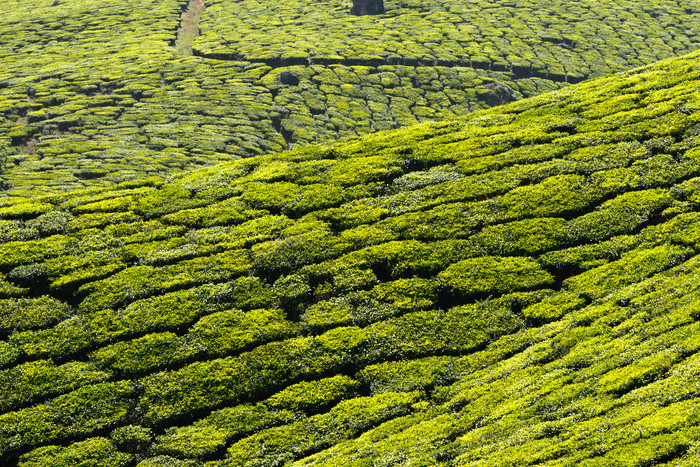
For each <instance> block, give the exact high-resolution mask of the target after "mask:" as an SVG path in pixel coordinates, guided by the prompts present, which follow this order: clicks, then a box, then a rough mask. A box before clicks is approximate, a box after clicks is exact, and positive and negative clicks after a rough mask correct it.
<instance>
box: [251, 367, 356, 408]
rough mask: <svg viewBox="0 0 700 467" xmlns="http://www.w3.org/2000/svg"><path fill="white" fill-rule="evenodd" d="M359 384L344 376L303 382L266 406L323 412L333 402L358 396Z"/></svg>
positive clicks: (293, 386) (282, 392)
mask: <svg viewBox="0 0 700 467" xmlns="http://www.w3.org/2000/svg"><path fill="white" fill-rule="evenodd" d="M358 389H359V383H357V382H356V381H354V380H352V379H351V378H349V377H347V376H343V375H338V376H333V377H331V378H326V379H321V380H318V381H312V382H302V383H298V384H295V385H292V386H289V387H288V388H286V389H284V390H282V391H280V392H278V393H277V394H274V395H273V396H272V397H270V398H269V399H267V400H266V401H265V404H266V405H268V406H270V407H274V408H277V409H288V410H293V411H297V412H298V411H304V412H312V413H316V412H321V411H322V410H323V409H325V408H326V407H328V406H330V405H331V404H332V403H333V402H337V401H339V400H341V399H349V398H351V397H352V396H355V395H356V394H357V390H358Z"/></svg>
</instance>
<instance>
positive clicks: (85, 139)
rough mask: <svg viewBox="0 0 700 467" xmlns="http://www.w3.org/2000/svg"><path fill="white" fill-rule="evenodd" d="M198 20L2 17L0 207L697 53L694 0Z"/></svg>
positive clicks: (225, 11)
mask: <svg viewBox="0 0 700 467" xmlns="http://www.w3.org/2000/svg"><path fill="white" fill-rule="evenodd" d="M192 3H193V4H195V5H194V7H197V4H198V2H197V0H192ZM204 3H205V5H204V6H205V9H204V11H203V12H201V11H199V10H201V8H200V9H199V10H198V8H194V7H193V6H192V5H190V4H189V3H188V2H187V0H165V1H155V0H133V1H130V2H124V1H122V0H115V1H111V2H105V1H102V0H60V2H59V3H58V5H55V6H52V3H51V2H50V1H47V0H23V1H21V2H20V1H19V0H4V1H3V2H2V5H3V6H4V7H5V8H4V10H3V15H2V17H1V18H0V59H1V60H2V63H3V67H2V69H0V156H4V157H6V159H7V163H6V167H5V169H4V171H3V174H2V180H3V183H2V193H3V194H5V195H9V196H11V197H17V198H21V197H24V198H28V199H29V198H31V197H33V196H35V195H38V194H49V193H57V192H65V191H70V190H74V189H79V188H85V187H96V186H103V187H104V186H111V185H114V184H116V183H121V182H125V181H130V180H136V179H140V178H144V177H149V176H159V177H162V178H163V177H167V176H169V175H171V174H173V173H176V172H181V171H183V170H186V169H191V168H195V167H199V166H203V165H211V164H214V163H218V162H225V161H230V160H234V159H237V158H240V157H248V156H254V155H261V154H265V153H269V152H273V151H279V150H283V149H286V148H290V147H291V148H294V147H298V146H302V145H304V144H307V143H311V142H323V141H335V140H337V139H339V138H346V137H354V136H357V135H362V134H366V133H370V132H374V131H379V130H389V129H394V128H400V127H404V126H407V125H411V124H415V123H417V122H421V121H427V120H442V119H446V118H454V117H456V116H461V115H466V114H468V113H470V112H472V111H475V110H480V109H484V108H488V107H492V106H495V105H500V104H504V103H507V102H510V101H513V100H518V99H521V98H523V97H530V96H534V95H537V94H541V93H543V92H547V91H551V90H555V89H558V88H560V87H563V86H566V85H568V84H570V83H575V82H579V81H581V80H583V79H586V78H590V77H596V76H600V75H602V74H605V73H610V72H613V71H620V70H624V69H628V68H630V67H632V66H637V65H644V64H650V63H652V62H655V61H657V60H659V59H663V58H669V57H673V56H677V55H681V54H684V53H687V52H691V51H692V50H694V49H696V48H697V44H698V43H699V42H700V36H699V34H700V20H699V19H698V18H700V16H699V15H698V10H699V9H700V6H699V5H698V3H697V2H696V1H691V2H680V1H670V0H654V1H651V2H649V1H625V2H608V1H596V2H588V1H581V0H567V1H566V2H537V3H535V2H518V3H517V5H516V4H515V3H513V2H508V1H494V2H481V1H480V2H456V1H453V0H424V1H421V2H417V1H413V0H410V1H409V0H405V1H404V0H400V1H399V0H396V1H394V0H392V1H387V2H386V5H387V11H386V14H384V15H381V16H376V17H366V16H365V17H354V16H351V15H349V13H348V9H349V2H339V3H331V2H313V3H311V4H308V5H307V3H306V2H301V1H296V0H294V1H289V2H277V3H275V2H254V1H249V0H245V1H232V0H210V1H206V2H204ZM195 10H197V14H196V15H195V14H194V13H188V15H189V16H187V15H186V17H187V21H188V23H187V25H186V24H185V23H182V24H181V19H182V17H183V12H184V11H195ZM200 14H201V21H198V18H199V15H200ZM192 25H195V26H192ZM180 26H187V27H186V28H185V29H187V31H181V34H180V37H179V38H178V30H179V29H180ZM192 27H194V28H195V29H198V30H199V32H200V35H199V36H198V37H195V36H196V34H195V32H194V30H193V29H192ZM192 40H193V41H194V42H193V43H192V44H190V45H188V43H189V41H192ZM189 53H193V54H194V56H192V55H189ZM282 70H291V71H292V72H294V73H296V74H297V75H298V76H299V79H300V83H299V85H297V86H293V85H283V84H281V83H280V82H279V79H278V75H279V73H280V72H281V71H282Z"/></svg>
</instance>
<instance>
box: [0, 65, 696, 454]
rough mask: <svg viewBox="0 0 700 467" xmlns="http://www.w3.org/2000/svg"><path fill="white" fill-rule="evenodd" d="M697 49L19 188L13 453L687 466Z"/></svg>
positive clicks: (12, 283)
mask: <svg viewBox="0 0 700 467" xmlns="http://www.w3.org/2000/svg"><path fill="white" fill-rule="evenodd" d="M699 59H700V54H697V53H696V54H693V55H689V56H687V57H684V58H681V59H676V60H672V61H666V62H662V63H661V64H659V65H655V66H654V67H651V68H647V69H639V70H636V71H633V72H629V73H627V74H624V75H619V76H615V77H611V78H605V79H602V80H598V81H595V82H591V83H584V84H581V85H575V86H571V87H568V88H566V89H563V90H560V91H558V92H556V93H553V94H548V95H546V96H540V97H536V98H533V99H528V100H522V101H519V102H517V103H514V104H511V105H508V106H505V107H500V108H498V109H491V110H488V111H480V112H476V113H473V114H471V115H469V116H468V117H466V118H463V119H461V120H456V121H451V122H444V123H429V124H422V125H418V126H414V127H410V128H407V129H403V130H398V131H393V132H386V133H380V134H377V135H372V136H365V137H362V138H360V139H357V140H354V141H349V142H345V143H338V144H331V145H326V146H311V147H306V148H300V149H296V150H293V151H289V152H284V153H278V154H271V155H264V156H254V157H250V158H245V159H239V160H236V161H232V162H229V163H227V164H224V165H219V166H216V167H213V168H205V169H200V170H197V171H194V172H188V173H186V174H183V175H181V176H179V177H175V178H172V179H170V180H167V181H164V180H163V179H161V178H158V177H152V178H149V179H142V180H140V181H135V182H127V183H123V184H121V185H119V186H117V187H113V188H94V189H91V190H86V191H79V192H75V193H71V194H54V195H50V196H45V197H42V198H38V199H33V200H22V199H14V200H7V201H6V202H5V203H4V204H3V205H2V207H0V219H2V220H0V240H1V241H2V244H0V296H1V297H2V298H1V299H0V393H1V394H3V395H6V396H5V397H3V399H2V400H1V401H0V411H1V413H2V414H1V415H0V463H2V464H10V465H12V464H15V463H17V464H19V465H20V466H23V467H28V466H55V465H77V464H80V463H81V462H82V463H84V465H104V466H122V465H123V466H129V465H139V466H141V467H146V466H166V465H168V466H172V465H176V466H200V465H204V464H206V465H207V466H208V467H220V466H229V465H230V466H244V465H246V466H281V465H290V464H295V465H353V466H357V465H387V466H388V465H409V464H410V465H444V466H450V465H474V466H477V465H571V466H574V465H624V466H643V465H661V464H663V465H668V466H676V467H679V466H690V465H695V464H697V462H698V461H699V460H700V427H699V426H698V424H699V423H700V419H698V416H697V414H698V413H700V412H699V411H698V388H700V385H699V384H698V382H699V381H700V380H699V377H700V376H699V375H700V363H699V362H700V360H699V359H698V353H697V352H698V350H700V339H699V338H698V336H700V333H699V331H700V329H699V326H700V324H699V322H698V318H700V313H699V312H698V300H700V299H699V295H698V284H700V281H699V279H700V277H699V274H700V272H699V271H700V268H699V267H698V261H699V258H700V256H698V254H699V253H700V230H699V229H698V225H700V223H699V222H700V204H699V203H700V98H699V97H698V96H699V95H700V94H699V93H698V89H699V87H700V67H698V60H699Z"/></svg>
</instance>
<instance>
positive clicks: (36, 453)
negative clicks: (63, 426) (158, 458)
mask: <svg viewBox="0 0 700 467" xmlns="http://www.w3.org/2000/svg"><path fill="white" fill-rule="evenodd" d="M131 462H132V457H131V456H129V455H128V454H125V453H123V452H119V451H117V449H116V448H115V447H114V445H113V444H112V443H110V442H109V441H108V440H107V439H105V438H90V439H88V440H86V441H81V442H77V443H73V444H71V445H70V446H67V447H62V446H46V447H43V448H39V449H35V450H33V451H31V452H29V453H27V454H25V455H23V456H22V458H21V459H20V462H19V465H20V466H22V467H49V466H55V467H78V466H80V467H88V466H94V467H126V466H127V465H129V464H130V463H131Z"/></svg>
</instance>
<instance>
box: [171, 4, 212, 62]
mask: <svg viewBox="0 0 700 467" xmlns="http://www.w3.org/2000/svg"><path fill="white" fill-rule="evenodd" d="M205 9H206V6H205V5H204V0H190V3H189V5H187V9H186V10H185V11H183V12H182V19H181V20H180V27H179V28H178V30H177V38H176V39H175V49H176V50H177V51H178V52H179V53H181V54H183V55H192V43H193V42H194V40H195V39H196V38H197V36H198V35H199V22H200V21H201V19H202V13H204V10H205Z"/></svg>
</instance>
